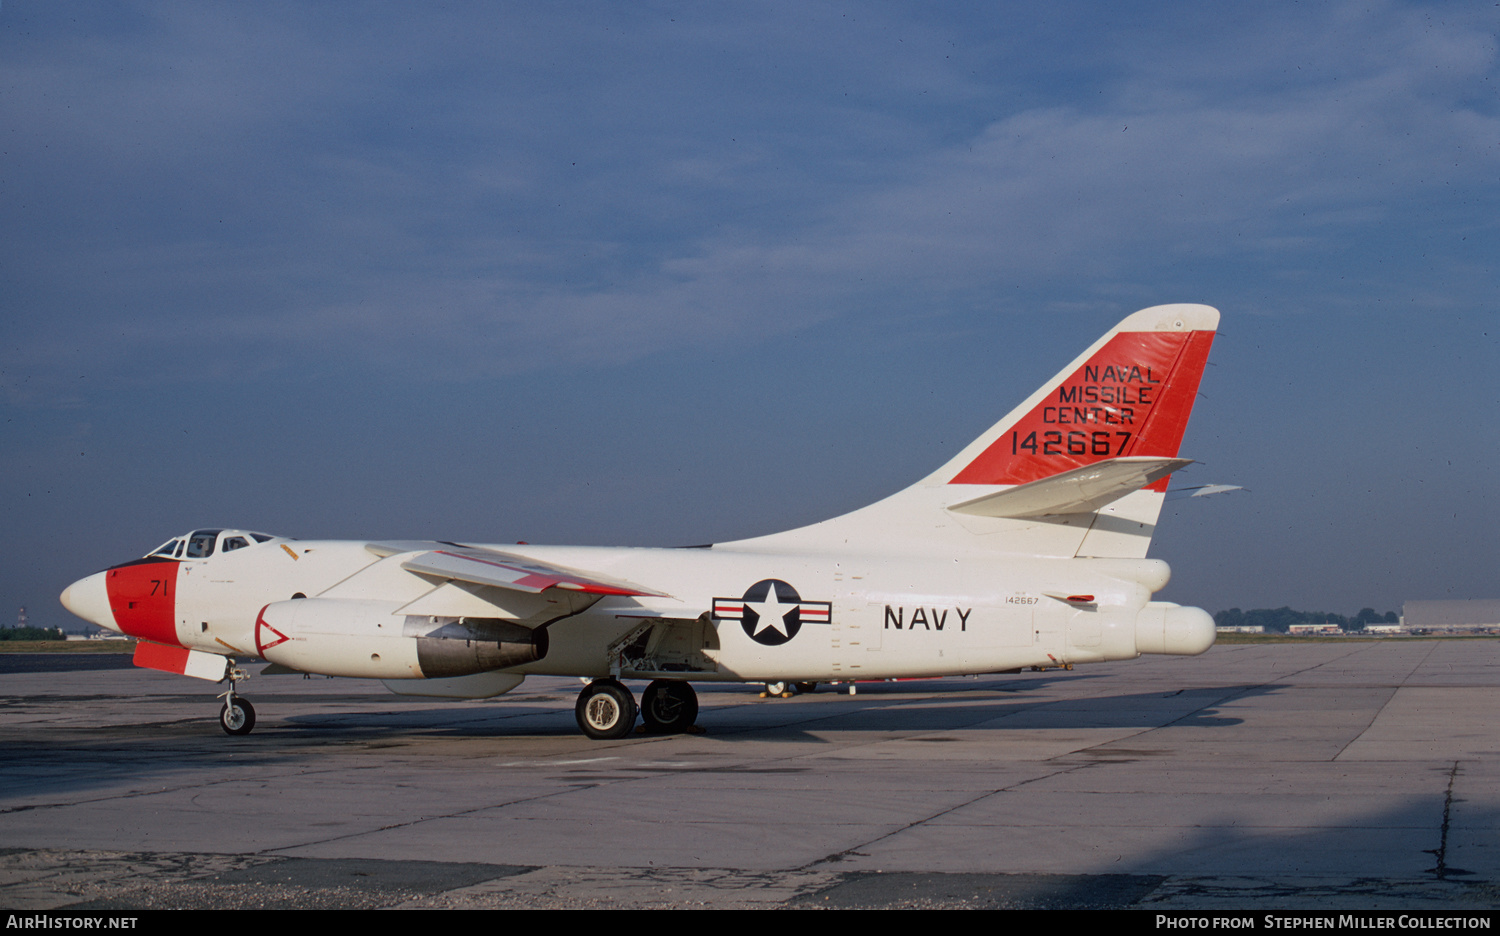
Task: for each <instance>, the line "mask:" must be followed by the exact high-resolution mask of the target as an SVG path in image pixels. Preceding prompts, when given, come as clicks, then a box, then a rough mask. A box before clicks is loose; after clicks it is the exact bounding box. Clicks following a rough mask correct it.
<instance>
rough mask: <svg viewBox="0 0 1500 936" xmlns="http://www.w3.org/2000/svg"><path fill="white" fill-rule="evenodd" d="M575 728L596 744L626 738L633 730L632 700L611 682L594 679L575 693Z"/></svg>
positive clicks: (628, 691) (625, 691)
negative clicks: (576, 724) (576, 700)
mask: <svg viewBox="0 0 1500 936" xmlns="http://www.w3.org/2000/svg"><path fill="white" fill-rule="evenodd" d="M573 714H574V716H576V717H577V719H578V727H579V728H580V729H582V731H583V733H584V734H586V735H588V736H589V737H590V738H593V739H594V740H596V741H611V740H615V739H618V738H623V737H626V736H627V735H629V734H630V732H631V731H633V730H634V729H635V716H636V707H635V696H633V695H631V694H630V690H629V689H626V688H625V687H624V686H623V685H621V684H620V683H618V682H616V681H615V680H613V679H597V680H595V681H593V682H591V683H589V684H588V685H587V686H584V687H583V691H582V692H580V693H578V704H577V705H575V706H573Z"/></svg>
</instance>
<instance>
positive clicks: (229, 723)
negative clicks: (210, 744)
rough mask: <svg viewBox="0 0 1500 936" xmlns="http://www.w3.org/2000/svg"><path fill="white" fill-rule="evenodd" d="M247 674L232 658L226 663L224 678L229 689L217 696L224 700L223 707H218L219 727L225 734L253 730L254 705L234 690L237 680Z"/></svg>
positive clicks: (245, 733)
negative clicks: (227, 682)
mask: <svg viewBox="0 0 1500 936" xmlns="http://www.w3.org/2000/svg"><path fill="white" fill-rule="evenodd" d="M249 675H250V674H249V673H247V672H245V671H244V670H242V669H240V668H239V667H238V666H235V665H234V661H233V660H230V661H228V662H227V663H226V666H225V671H224V678H225V679H227V680H229V690H228V691H227V692H225V693H224V694H223V695H221V696H219V698H221V699H223V700H224V706H223V708H220V709H219V727H220V728H223V729H224V733H225V734H227V735H247V734H249V733H250V732H251V731H253V730H255V706H253V705H251V704H250V702H249V700H247V699H242V698H240V697H239V695H238V694H236V693H235V691H234V687H235V686H236V685H238V684H239V681H240V680H242V679H245V678H246V677H248V676H249Z"/></svg>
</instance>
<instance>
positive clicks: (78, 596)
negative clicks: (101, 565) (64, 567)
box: [62, 572, 120, 631]
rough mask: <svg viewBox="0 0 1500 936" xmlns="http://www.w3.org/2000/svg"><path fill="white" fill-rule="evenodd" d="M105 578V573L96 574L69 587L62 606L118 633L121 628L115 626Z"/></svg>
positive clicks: (65, 592) (64, 591) (64, 593)
mask: <svg viewBox="0 0 1500 936" xmlns="http://www.w3.org/2000/svg"><path fill="white" fill-rule="evenodd" d="M104 576H105V573H103V572H95V573H94V574H93V575H90V576H89V577H88V578H81V579H79V580H78V581H76V582H74V583H73V584H72V585H69V586H68V587H67V588H65V589H63V593H62V604H63V607H64V608H67V609H68V610H69V611H71V612H73V613H74V614H76V615H78V616H79V617H81V618H83V619H84V620H85V621H88V622H89V623H90V624H98V625H99V626H100V627H107V628H109V629H110V630H112V631H118V630H119V629H120V628H119V626H118V625H117V624H115V615H114V612H113V611H111V610H110V607H109V592H108V591H107V590H106V589H105V587H104Z"/></svg>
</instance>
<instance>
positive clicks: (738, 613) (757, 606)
mask: <svg viewBox="0 0 1500 936" xmlns="http://www.w3.org/2000/svg"><path fill="white" fill-rule="evenodd" d="M832 611H833V603H832V602H828V601H804V600H803V599H802V596H801V595H799V594H797V589H795V588H793V587H792V586H791V585H790V584H789V583H787V582H783V581H782V580H781V579H761V580H760V581H759V582H756V583H755V584H754V585H751V586H750V587H749V588H747V589H745V594H744V596H743V597H740V598H715V599H714V611H713V616H714V618H715V619H717V620H722V621H739V622H740V626H741V627H743V628H744V631H745V635H746V636H747V637H749V638H750V639H751V640H753V641H755V642H756V643H758V644H765V645H766V646H768V647H776V646H780V645H781V644H784V643H786V642H787V641H789V640H791V639H792V638H793V637H796V636H797V632H798V631H800V630H801V629H802V625H803V624H827V623H828V622H829V620H830V618H831V616H832Z"/></svg>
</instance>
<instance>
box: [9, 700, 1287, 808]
mask: <svg viewBox="0 0 1500 936" xmlns="http://www.w3.org/2000/svg"><path fill="white" fill-rule="evenodd" d="M1094 678H1098V677H1091V676H1087V675H1083V676H1080V675H1075V674H1066V675H1064V674H1058V676H1057V677H1052V676H1048V675H1038V676H1036V677H1033V678H1028V679H1025V680H985V679H979V680H958V679H954V680H929V681H923V682H911V683H888V684H873V685H870V686H861V687H860V692H859V694H858V695H856V696H853V697H850V696H847V695H843V694H840V693H835V692H833V691H831V690H830V691H827V692H820V693H816V694H813V695H809V696H802V697H799V698H796V699H789V700H779V699H774V700H760V699H758V698H757V697H756V694H755V692H754V690H752V689H750V688H748V687H742V686H728V687H725V688H723V689H719V688H715V689H713V690H711V691H709V692H705V693H704V703H705V704H704V706H703V709H702V713H701V714H700V716H699V719H698V724H699V726H700V727H701V729H702V732H701V734H689V735H677V736H649V735H643V734H637V735H635V736H632V737H631V738H627V739H623V740H621V741H619V742H614V743H613V744H615V745H629V744H633V743H637V742H638V741H642V740H648V741H653V742H658V743H659V742H662V741H666V742H669V743H670V742H674V741H679V740H681V741H686V742H689V743H690V742H691V740H692V739H694V738H698V737H707V738H710V739H716V740H726V741H727V740H740V741H774V742H781V743H806V744H834V743H837V742H838V741H839V738H838V737H837V736H838V735H840V734H847V733H850V732H854V733H867V734H869V735H877V736H878V735H891V736H898V735H903V734H919V735H926V736H930V737H926V738H921V739H916V740H929V741H943V740H957V738H956V737H952V736H951V733H955V732H986V733H988V732H1001V733H1003V732H1006V731H1020V730H1029V731H1037V730H1042V731H1046V730H1063V731H1076V730H1080V729H1113V728H1123V729H1151V728H1160V727H1165V726H1168V725H1171V726H1172V727H1181V728H1210V729H1212V728H1227V727H1231V726H1234V725H1237V724H1240V723H1241V719H1239V718H1235V717H1228V716H1223V715H1219V714H1217V709H1218V707H1219V706H1220V705H1221V704H1222V703H1223V702H1224V701H1226V700H1229V699H1241V698H1245V697H1247V696H1250V695H1260V694H1267V693H1271V692H1275V691H1277V689H1278V687H1276V686H1240V687H1234V686H1228V687H1225V686H1217V687H1213V688H1196V689H1165V688H1164V689H1163V690H1162V691H1160V692H1149V693H1127V694H1101V695H1098V696H1092V697H1082V698H1080V697H1078V696H1076V695H1070V696H1068V697H1066V698H1037V697H1036V696H1037V694H1038V693H1039V692H1041V691H1043V690H1045V689H1046V688H1047V687H1048V686H1049V684H1050V683H1052V682H1053V681H1054V679H1061V680H1072V681H1077V680H1089V679H1094ZM49 701H51V702H53V703H59V702H60V703H63V704H74V703H69V702H67V700H64V699H59V698H57V697H52V699H51V700H49ZM132 701H139V702H142V703H150V704H151V705H152V712H153V714H154V715H156V716H158V717H159V714H160V712H161V710H162V706H163V705H164V704H165V705H167V706H169V707H170V708H171V709H172V710H173V711H174V712H175V713H176V714H177V715H179V716H180V717H174V718H172V719H171V720H155V721H149V722H141V723H139V724H130V723H128V712H129V707H130V703H131V702H132ZM266 701H267V702H268V703H269V704H267V705H266V706H265V716H263V721H262V725H261V727H259V728H258V729H257V731H256V732H255V734H253V735H250V736H248V737H245V738H229V737H225V736H224V735H223V733H222V732H221V731H219V728H218V724H217V723H216V722H215V721H214V719H213V717H212V713H211V711H209V709H211V707H212V700H211V699H208V700H205V699H201V698H199V697H197V696H195V695H182V694H178V693H152V694H151V695H149V696H142V697H137V698H136V699H134V700H120V699H118V698H114V699H108V700H107V699H105V698H103V697H87V698H82V699H78V700H75V702H76V704H78V705H80V706H104V705H106V704H107V705H108V706H109V707H110V711H111V712H112V715H113V718H112V722H113V723H112V724H111V725H104V724H100V725H88V726H81V725H80V724H79V723H78V721H76V720H74V721H72V723H71V724H69V725H67V726H64V727H57V726H53V727H50V728H48V729H47V730H46V731H39V730H28V729H27V728H26V727H24V726H22V727H18V728H13V729H11V730H7V731H4V732H0V742H3V743H4V745H5V747H6V749H7V758H6V760H5V762H4V763H3V764H0V780H3V781H4V789H5V791H6V793H5V798H6V799H10V798H12V797H31V796H36V795H38V794H40V793H42V792H43V791H52V792H64V791H69V790H71V791H77V790H79V789H90V788H94V787H98V786H112V785H116V784H120V783H123V782H128V781H130V780H132V779H134V780H138V779H139V778H140V777H142V776H149V775H153V774H161V773H168V772H178V771H183V770H188V771H193V770H196V769H198V768H197V766H195V765H202V764H203V763H204V759H208V760H210V761H212V762H215V763H221V762H222V760H223V759H224V758H229V757H233V758H234V759H235V762H236V763H241V764H243V763H247V762H248V763H256V764H262V765H269V764H275V763H285V762H289V761H297V760H301V759H305V758H307V757H309V756H314V755H318V754H321V753H322V752H323V751H325V750H337V751H342V752H346V753H356V752H359V751H361V750H365V751H372V750H376V749H377V748H382V747H394V746H397V745H399V746H402V747H406V748H408V749H411V747H412V746H417V747H420V746H421V745H422V744H424V743H430V742H435V741H452V740H460V739H470V740H472V741H474V742H475V743H479V742H485V743H487V745H488V746H489V749H490V751H491V752H502V753H503V752H504V751H505V750H506V748H507V745H518V744H520V743H522V742H528V743H530V742H535V741H537V740H541V739H546V740H547V741H549V743H556V742H564V743H567V744H569V745H570V746H572V745H576V747H577V748H578V749H579V750H580V751H587V750H593V745H594V744H596V742H590V741H588V740H587V739H586V738H583V737H582V736H580V735H578V734H577V732H576V728H575V725H574V723H573V712H572V706H571V699H570V698H569V697H567V696H565V695H563V694H559V693H555V692H554V693H546V692H540V693H536V694H535V695H530V696H528V694H526V693H525V692H524V690H523V691H522V692H518V693H516V694H515V695H514V696H508V697H504V698H502V699H499V700H496V701H494V702H491V703H454V702H452V701H449V700H442V701H430V700H425V699H407V698H396V697H392V696H388V695H385V694H379V695H375V694H364V695H361V694H357V693H356V694H350V695H348V696H342V695H336V694H335V695H327V694H316V693H301V692H295V691H293V692H287V693H278V694H275V695H268V696H267V697H266ZM309 704H317V705H319V706H322V707H324V708H325V709H329V710H326V711H318V712H307V711H305V710H304V711H302V712H292V713H289V714H282V715H278V709H281V710H283V711H285V710H287V709H297V708H301V707H303V706H306V705H309ZM143 714H144V713H143ZM122 715H125V716H126V719H127V721H126V722H124V723H122V720H121V716H122ZM148 717H149V716H148ZM329 745H333V746H334V748H333V749H330V748H328V746H329ZM552 753H558V752H557V751H553V752H552ZM0 802H3V801H0Z"/></svg>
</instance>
